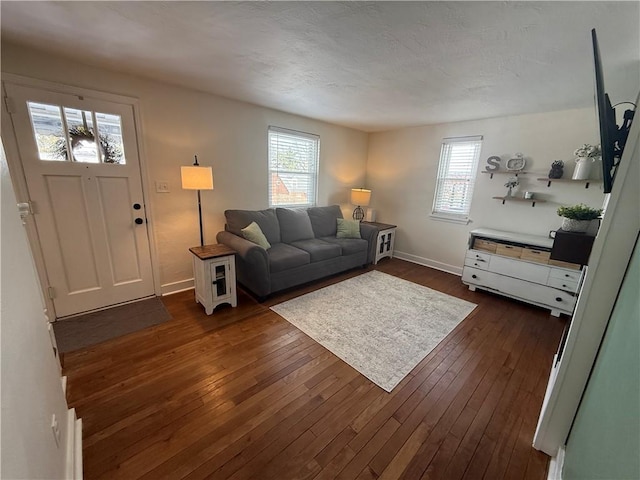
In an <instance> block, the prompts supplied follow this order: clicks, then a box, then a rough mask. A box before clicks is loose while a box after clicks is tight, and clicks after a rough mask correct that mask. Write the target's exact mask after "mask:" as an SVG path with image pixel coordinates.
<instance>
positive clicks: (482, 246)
mask: <svg viewBox="0 0 640 480" xmlns="http://www.w3.org/2000/svg"><path fill="white" fill-rule="evenodd" d="M497 248H498V244H497V243H496V242H492V241H491V240H483V239H482V238H476V239H475V240H474V241H473V249H474V250H484V251H485V252H491V253H496V249H497Z"/></svg>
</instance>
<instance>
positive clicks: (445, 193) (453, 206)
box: [432, 136, 482, 222]
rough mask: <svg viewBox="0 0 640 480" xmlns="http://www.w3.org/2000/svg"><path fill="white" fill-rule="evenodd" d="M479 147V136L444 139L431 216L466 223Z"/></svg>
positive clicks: (480, 142) (480, 140) (480, 138)
mask: <svg viewBox="0 0 640 480" xmlns="http://www.w3.org/2000/svg"><path fill="white" fill-rule="evenodd" d="M481 146H482V137H481V136H477V137H456V138H445V139H444V140H443V142H442V149H441V150H440V164H439V166H438V178H437V181H436V193H435V196H434V199H433V210H432V214H433V216H434V217H440V218H443V219H450V220H454V221H465V222H466V221H467V220H468V218H469V211H470V210H471V197H472V196H473V184H474V180H475V177H476V171H477V169H478V159H479V158H480V147H481Z"/></svg>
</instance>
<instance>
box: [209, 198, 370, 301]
mask: <svg viewBox="0 0 640 480" xmlns="http://www.w3.org/2000/svg"><path fill="white" fill-rule="evenodd" d="M224 214H225V219H226V225H225V231H223V232H219V233H218V235H217V241H218V243H222V244H224V245H228V246H229V247H231V248H232V249H234V250H235V251H236V252H238V254H237V255H236V275H237V280H238V282H239V283H240V284H241V285H242V286H243V287H244V288H245V289H247V290H249V291H250V292H251V293H253V294H254V295H255V296H256V297H258V299H259V300H264V299H265V298H266V297H267V296H268V295H269V294H271V293H273V292H277V291H279V290H284V289H286V288H290V287H293V286H296V285H301V284H303V283H307V282H310V281H313V280H317V279H320V278H323V277H326V276H328V275H333V274H336V273H339V272H342V271H345V270H349V269H351V268H355V267H363V266H365V265H367V264H368V263H371V261H372V259H373V255H374V250H375V241H376V235H377V230H376V228H375V227H373V226H371V225H367V224H361V225H360V236H361V238H337V237H336V232H337V219H338V218H342V211H341V210H340V207H339V206H338V205H331V206H328V207H311V208H307V209H289V208H275V209H273V208H270V209H267V210H227V211H225V212H224ZM252 222H255V223H257V224H258V226H259V227H260V229H261V230H262V233H264V236H265V237H266V239H267V240H268V242H269V244H271V247H270V248H264V247H262V246H260V245H257V244H256V243H253V242H250V241H249V240H247V239H245V238H244V237H243V234H242V231H241V230H242V229H243V228H245V227H247V226H249V225H250V224H251V223H252Z"/></svg>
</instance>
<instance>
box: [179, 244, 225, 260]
mask: <svg viewBox="0 0 640 480" xmlns="http://www.w3.org/2000/svg"><path fill="white" fill-rule="evenodd" d="M189 251H190V252H191V253H193V254H194V255H195V256H196V257H198V258H199V259H200V260H207V259H209V258H217V257H225V256H227V255H235V254H236V253H237V252H236V251H235V250H233V249H232V248H229V247H227V246H226V245H223V244H221V243H216V244H215V245H204V246H202V247H191V248H190V249H189Z"/></svg>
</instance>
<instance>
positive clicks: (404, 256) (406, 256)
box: [393, 251, 462, 277]
mask: <svg viewBox="0 0 640 480" xmlns="http://www.w3.org/2000/svg"><path fill="white" fill-rule="evenodd" d="M393 256H394V257H397V258H399V259H401V260H406V261H407V262H411V263H417V264H418V265H424V266H425V267H430V268H435V269H436V270H441V271H443V272H447V273H452V274H453V275H458V276H459V277H461V276H462V268H461V267H456V266H454V265H449V264H448V263H442V262H438V261H436V260H431V259H430V258H424V257H419V256H418V255H411V254H410V253H404V252H398V251H395V252H393Z"/></svg>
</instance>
